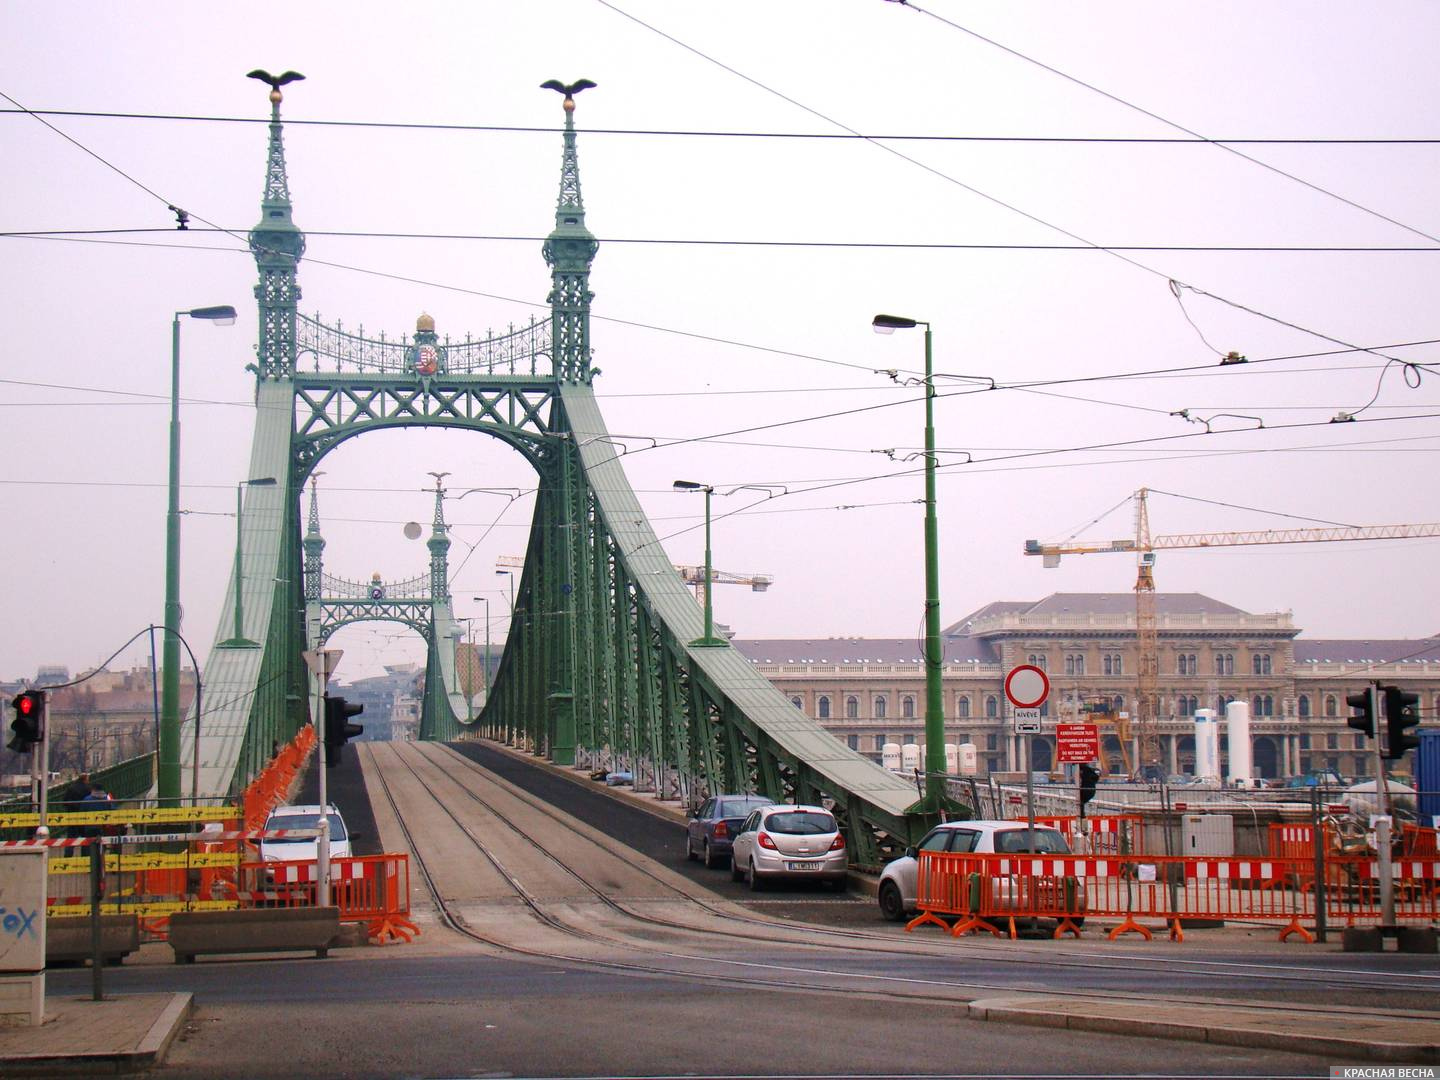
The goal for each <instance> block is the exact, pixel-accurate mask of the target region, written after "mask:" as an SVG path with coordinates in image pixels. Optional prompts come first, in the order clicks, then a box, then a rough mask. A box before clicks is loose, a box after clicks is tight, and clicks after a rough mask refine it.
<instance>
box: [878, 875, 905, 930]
mask: <svg viewBox="0 0 1440 1080" xmlns="http://www.w3.org/2000/svg"><path fill="white" fill-rule="evenodd" d="M880 915H881V917H882V918H884V920H885V921H886V922H899V921H900V920H901V919H903V918H905V898H904V897H903V896H901V895H900V886H899V885H896V884H895V883H894V882H893V881H885V882H881V884H880Z"/></svg>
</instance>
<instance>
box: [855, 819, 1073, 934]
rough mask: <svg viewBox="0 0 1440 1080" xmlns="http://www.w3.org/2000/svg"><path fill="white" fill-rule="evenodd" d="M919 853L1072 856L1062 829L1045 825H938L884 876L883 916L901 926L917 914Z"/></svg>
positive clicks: (986, 823)
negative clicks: (906, 918) (900, 922)
mask: <svg viewBox="0 0 1440 1080" xmlns="http://www.w3.org/2000/svg"><path fill="white" fill-rule="evenodd" d="M919 851H951V852H959V853H961V854H964V853H969V852H975V853H977V854H991V853H995V852H998V853H1000V854H1006V853H1015V854H1018V853H1020V852H1025V853H1027V854H1038V855H1069V854H1070V845H1069V844H1067V843H1066V842H1065V837H1064V836H1063V835H1062V834H1061V833H1060V831H1059V830H1058V829H1052V828H1049V827H1048V826H1044V825H1037V826H1035V828H1034V829H1029V828H1027V826H1026V823H1025V822H1024V821H947V822H945V823H944V824H943V825H936V826H935V828H933V829H931V830H930V831H929V832H928V833H926V834H925V836H924V837H923V838H922V839H921V841H920V843H919V844H917V845H916V846H915V847H912V848H907V849H906V851H905V854H904V856H902V857H901V858H898V859H895V860H893V861H892V862H890V863H888V864H887V865H886V867H885V870H884V872H883V873H881V875H880V890H879V893H878V896H879V900H880V914H881V915H882V916H884V917H885V918H886V919H888V920H890V921H891V922H899V921H900V920H901V919H903V918H905V917H906V916H907V915H909V914H911V913H913V912H914V910H915V892H916V885H915V881H916V877H917V867H918V865H919V863H918V861H917V860H916V852H919Z"/></svg>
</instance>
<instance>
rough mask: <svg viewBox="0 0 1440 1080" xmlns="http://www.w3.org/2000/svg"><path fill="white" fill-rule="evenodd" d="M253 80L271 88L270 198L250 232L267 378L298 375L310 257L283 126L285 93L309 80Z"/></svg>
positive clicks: (256, 75)
mask: <svg viewBox="0 0 1440 1080" xmlns="http://www.w3.org/2000/svg"><path fill="white" fill-rule="evenodd" d="M249 77H250V78H252V79H259V80H260V81H261V82H265V83H269V84H270V149H269V154H268V155H267V158H266V163H265V193H264V195H263V197H262V198H261V200H260V221H259V223H258V224H257V225H256V226H255V227H254V228H253V229H251V230H250V251H251V253H253V254H254V256H255V265H256V267H257V268H258V269H259V271H260V281H259V283H258V284H257V285H256V286H255V299H256V300H257V301H258V304H259V309H260V342H259V348H258V360H259V371H258V373H259V375H260V377H261V378H271V379H279V378H287V377H289V376H291V375H293V374H294V373H295V314H296V311H297V310H298V307H299V303H300V286H299V283H298V282H297V280H296V269H297V267H298V266H299V265H300V257H301V256H302V255H303V254H304V253H305V234H304V233H303V232H301V231H300V229H299V228H297V227H296V225H295V222H294V221H293V220H292V218H291V206H290V181H289V178H288V177H287V175H286V172H285V143H284V138H283V125H282V124H281V122H280V102H281V100H283V97H284V95H283V94H281V92H280V87H282V86H284V85H285V84H286V83H290V82H295V81H297V80H299V79H303V78H304V77H305V76H304V75H301V74H299V73H298V72H294V71H287V72H285V74H283V75H278V76H276V75H271V74H270V73H269V72H268V71H262V70H258V69H257V70H255V71H252V72H250V75H249Z"/></svg>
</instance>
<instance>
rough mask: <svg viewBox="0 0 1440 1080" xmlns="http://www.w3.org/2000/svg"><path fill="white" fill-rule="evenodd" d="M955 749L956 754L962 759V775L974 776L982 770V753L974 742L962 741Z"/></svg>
mask: <svg viewBox="0 0 1440 1080" xmlns="http://www.w3.org/2000/svg"><path fill="white" fill-rule="evenodd" d="M955 749H956V756H957V757H958V758H959V759H960V775H961V776H974V775H975V774H976V773H978V772H979V771H980V755H979V753H978V752H977V751H976V749H975V744H974V743H972V742H967V743H961V744H960V745H959V746H958V747H956V748H955Z"/></svg>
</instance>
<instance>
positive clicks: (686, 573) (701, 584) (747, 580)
mask: <svg viewBox="0 0 1440 1080" xmlns="http://www.w3.org/2000/svg"><path fill="white" fill-rule="evenodd" d="M675 569H676V570H679V571H680V576H681V577H682V578H684V579H685V584H686V585H689V586H690V587H691V588H693V589H694V590H695V599H696V600H699V601H700V602H701V603H702V604H703V603H704V602H705V568H704V567H703V566H682V565H681V564H680V563H676V564H675ZM710 583H711V584H712V585H749V586H750V591H751V592H764V591H765V590H767V589H768V588H770V586H771V585H773V584H775V578H774V576H773V575H771V574H732V573H730V571H728V570H717V569H716V568H715V567H713V566H712V567H711V568H710Z"/></svg>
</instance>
